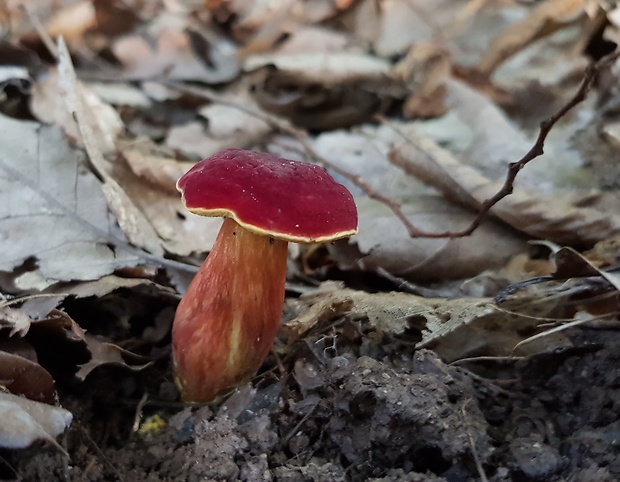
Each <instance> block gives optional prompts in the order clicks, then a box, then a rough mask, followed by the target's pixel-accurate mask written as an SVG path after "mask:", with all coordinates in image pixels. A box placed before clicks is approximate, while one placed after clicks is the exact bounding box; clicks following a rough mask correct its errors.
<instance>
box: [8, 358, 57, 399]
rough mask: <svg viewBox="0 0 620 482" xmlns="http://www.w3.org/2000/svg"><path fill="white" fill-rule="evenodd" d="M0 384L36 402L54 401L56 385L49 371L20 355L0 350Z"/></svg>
mask: <svg viewBox="0 0 620 482" xmlns="http://www.w3.org/2000/svg"><path fill="white" fill-rule="evenodd" d="M0 385H2V386H4V387H5V388H6V389H7V390H8V391H9V392H11V393H13V394H15V395H23V396H24V397H26V398H28V399H30V400H35V401H37V402H44V403H54V402H55V400H56V387H55V385H54V380H53V378H52V376H51V375H50V374H49V372H48V371H47V370H46V369H45V368H43V367H42V366H41V365H39V364H38V363H36V362H34V361H30V360H28V359H26V358H24V357H22V356H19V355H16V354H13V353H8V352H6V351H0Z"/></svg>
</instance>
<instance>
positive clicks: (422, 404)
mask: <svg viewBox="0 0 620 482" xmlns="http://www.w3.org/2000/svg"><path fill="white" fill-rule="evenodd" d="M353 328H354V326H353V324H351V326H349V327H347V326H343V327H342V332H341V333H340V335H339V337H338V338H337V339H336V338H332V337H326V336H322V335H316V336H311V337H309V338H307V339H305V340H304V341H303V342H300V343H299V344H298V345H297V346H296V347H294V350H292V351H291V352H290V353H288V355H286V356H283V357H281V359H280V360H279V363H276V360H275V358H274V357H271V358H270V359H269V360H268V362H267V363H266V364H265V367H264V368H271V370H267V371H265V372H263V373H262V374H261V375H259V377H257V379H256V380H255V381H254V388H252V387H250V386H247V387H244V388H242V389H240V390H239V391H238V392H237V393H235V394H233V395H232V396H230V397H229V398H227V399H225V400H223V401H221V402H219V403H217V404H213V405H211V406H209V407H206V406H205V407H184V406H183V405H182V404H180V403H179V402H178V394H177V392H176V389H175V387H174V384H173V383H172V382H171V381H170V380H171V373H170V371H169V367H168V365H167V362H166V357H165V356H163V357H162V361H161V362H160V364H159V365H156V366H154V367H150V368H148V369H146V370H144V371H142V372H137V373H136V372H130V371H129V370H127V369H120V368H114V367H112V368H110V367H100V368H99V369H97V371H96V372H95V373H93V374H92V375H91V376H90V377H89V378H88V379H87V381H86V383H84V384H80V385H72V384H66V385H65V386H63V387H62V390H61V403H62V404H63V405H64V406H65V407H66V408H68V409H70V410H71V411H72V412H73V413H74V415H75V421H74V423H73V425H72V426H71V429H70V430H69V432H68V433H67V434H66V435H65V436H64V438H63V439H61V443H62V445H63V446H64V447H66V450H67V452H68V455H69V456H68V457H65V456H64V455H63V454H61V453H59V451H58V450H56V449H54V448H53V447H45V446H42V445H39V446H36V447H33V448H31V449H29V450H28V451H27V452H16V453H9V452H4V453H2V454H1V456H2V459H1V472H0V474H1V476H2V478H3V480H23V481H50V480H62V481H83V480H88V481H111V480H122V481H135V482H140V481H190V482H191V481H210V480H244V481H261V480H265V481H278V482H283V481H286V482H289V481H291V482H292V481H345V480H352V481H361V480H372V481H420V482H421V481H449V482H458V481H468V480H484V478H485V477H486V479H487V480H489V481H496V482H499V481H537V480H545V481H575V482H577V481H614V480H618V479H619V478H620V457H618V452H619V451H620V445H619V440H620V417H619V412H620V390H619V388H620V369H618V367H617V366H616V363H617V361H618V359H619V358H620V349H619V347H620V333H619V332H617V331H615V330H613V329H601V328H598V329H595V328H580V329H575V330H574V331H573V332H572V333H571V337H572V339H573V341H574V342H575V347H573V348H570V349H568V350H564V351H561V352H553V353H545V354H539V355H535V356H531V357H526V358H521V359H514V360H501V359H496V360H489V361H488V362H484V364H482V363H483V361H481V362H478V365H475V366H473V365H472V366H470V367H469V368H471V369H473V370H474V372H476V373H474V372H471V371H469V370H466V369H464V368H462V367H457V366H448V365H446V364H444V363H443V362H442V361H441V360H439V359H438V358H437V357H436V356H435V354H434V353H433V352H431V351H426V350H421V351H417V352H413V350H412V349H411V344H408V343H407V342H406V341H405V340H400V339H398V338H392V339H379V338H380V337H378V336H377V334H376V333H368V332H364V330H363V327H362V329H359V328H360V327H359V326H358V329H357V330H353ZM347 333H349V334H348V335H347ZM345 335H346V336H345ZM278 365H279V368H274V367H276V366H278ZM286 373H289V375H288V376H286V375H283V374H286ZM483 375H484V376H483ZM144 393H148V394H149V397H148V401H147V403H146V404H144V403H143V404H140V399H141V398H142V395H143V394H144ZM137 414H139V415H140V417H141V418H139V420H138V421H136V416H137Z"/></svg>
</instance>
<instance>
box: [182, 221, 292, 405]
mask: <svg viewBox="0 0 620 482" xmlns="http://www.w3.org/2000/svg"><path fill="white" fill-rule="evenodd" d="M286 260H287V242H286V241H281V240H277V239H274V238H270V237H269V236H262V235H258V234H254V233H252V232H250V231H248V230H246V229H244V228H242V227H241V226H239V225H238V224H237V223H236V222H235V221H233V220H232V219H226V220H225V221H224V224H223V225H222V228H221V230H220V232H219V234H218V237H217V240H216V241H215V244H214V246H213V249H212V250H211V253H210V254H209V256H208V257H207V259H206V261H205V262H204V264H203V265H202V266H201V268H200V270H199V271H198V273H197V274H196V276H195V278H194V280H193V281H192V283H191V284H190V286H189V288H188V290H187V293H186V294H185V296H184V297H183V299H182V300H181V303H179V307H178V308H177V312H176V316H175V319H174V325H173V328H172V349H173V360H174V366H175V371H176V378H177V384H178V385H179V388H180V389H181V394H182V396H183V400H184V401H186V402H209V401H212V400H213V399H215V398H216V397H217V396H218V395H221V394H224V393H225V392H227V391H230V390H231V389H233V388H234V387H236V386H238V385H240V384H242V383H244V382H246V381H248V380H250V379H251V378H252V376H254V374H255V373H256V371H257V370H258V368H260V365H261V363H262V362H263V360H264V359H265V357H266V356H267V354H268V353H269V350H270V348H271V345H272V343H273V339H274V338H275V336H276V332H277V331H278V326H279V323H280V318H281V316H282V306H283V304H284V283H285V281H286Z"/></svg>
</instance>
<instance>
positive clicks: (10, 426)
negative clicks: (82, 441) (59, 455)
mask: <svg viewBox="0 0 620 482" xmlns="http://www.w3.org/2000/svg"><path fill="white" fill-rule="evenodd" d="M72 419H73V415H71V412H68V411H67V410H65V409H63V408H60V407H54V406H52V405H47V404H45V403H40V402H35V401H32V400H28V399H26V398H23V397H19V396H17V395H12V394H10V393H2V392H0V446H1V447H4V448H8V449H23V448H26V447H28V446H30V445H31V444H32V443H33V442H35V441H37V440H45V441H47V442H49V443H51V444H52V445H54V446H55V447H56V448H58V449H59V450H60V451H61V452H64V449H63V448H62V447H61V446H60V445H58V443H57V442H56V440H55V439H54V438H55V437H57V436H58V435H60V434H61V433H62V432H64V431H65V429H66V428H67V427H68V426H69V425H70V424H71V421H72Z"/></svg>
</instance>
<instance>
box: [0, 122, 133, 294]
mask: <svg viewBox="0 0 620 482" xmlns="http://www.w3.org/2000/svg"><path fill="white" fill-rule="evenodd" d="M0 139H1V141H0V143H1V144H2V146H3V149H2V153H0V200H1V202H0V232H2V233H3V238H4V239H3V242H2V246H3V249H2V250H1V251H0V270H3V271H9V272H10V271H12V270H13V269H14V268H15V267H17V266H19V265H21V264H22V263H23V262H24V261H25V260H26V259H29V258H32V257H34V258H35V259H36V261H37V273H38V275H39V276H37V277H34V279H33V278H31V279H30V282H29V281H28V278H27V277H23V278H21V279H18V280H17V284H19V285H20V286H22V288H24V289H26V288H28V287H29V286H32V284H35V283H36V284H37V286H42V287H45V286H49V285H50V284H53V283H54V282H56V281H69V280H74V279H76V280H80V279H81V280H85V279H96V278H99V277H101V276H103V275H106V274H109V273H111V272H112V271H114V269H116V268H118V267H121V266H131V265H135V264H136V263H138V261H139V258H138V257H137V256H136V255H135V254H131V253H130V252H127V250H126V249H125V248H126V247H127V246H128V245H127V243H126V241H125V240H124V238H123V236H122V233H120V232H119V231H118V230H117V229H116V228H115V227H114V223H113V222H112V220H111V219H110V217H109V215H108V209H107V203H106V201H105V198H104V197H103V194H102V193H101V184H100V183H99V181H98V180H97V178H96V177H95V176H94V175H93V174H92V173H90V172H89V171H87V170H86V169H84V168H83V165H81V162H80V161H81V159H80V155H79V154H78V153H77V152H75V151H73V150H71V149H70V148H69V147H68V146H67V143H66V141H65V139H64V136H63V134H62V133H61V132H60V130H59V129H58V128H55V127H47V126H41V125H40V124H37V123H34V122H23V121H16V120H13V119H9V118H6V117H4V116H0ZM111 246H112V247H116V248H117V250H116V252H115V249H113V248H111ZM39 283H41V284H40V285H39Z"/></svg>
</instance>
